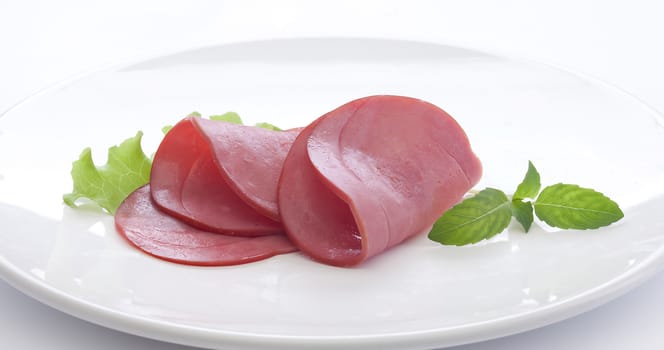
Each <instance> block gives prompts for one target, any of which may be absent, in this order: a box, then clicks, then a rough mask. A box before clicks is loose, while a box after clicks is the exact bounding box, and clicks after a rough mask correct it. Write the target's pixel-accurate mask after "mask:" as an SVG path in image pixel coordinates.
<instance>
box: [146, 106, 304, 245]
mask: <svg viewBox="0 0 664 350" xmlns="http://www.w3.org/2000/svg"><path fill="white" fill-rule="evenodd" d="M298 132H299V130H290V131H283V132H281V131H271V130H265V129H261V128H256V127H250V126H243V125H237V124H232V123H226V122H220V121H211V120H207V119H202V118H197V117H187V118H185V119H183V120H182V121H180V122H179V123H178V124H177V125H175V126H174V127H173V128H172V129H171V130H170V131H169V132H168V134H166V136H165V137H164V140H163V141H162V143H161V144H160V146H159V149H158V150H157V152H156V154H155V157H154V161H153V165H152V173H151V179H150V183H151V188H152V190H151V191H152V197H153V199H154V201H155V204H156V205H157V206H158V207H159V208H160V209H161V210H163V211H165V212H167V213H169V214H171V215H173V216H176V217H177V218H179V219H181V220H183V221H186V222H187V223H188V224H190V225H192V226H195V227H198V228H201V229H205V230H210V231H214V232H221V233H226V234H237V235H244V236H256V235H265V234H274V233H278V232H282V226H281V225H280V224H279V222H278V218H279V214H278V210H277V204H276V196H277V183H278V179H279V173H280V172H281V166H282V164H283V160H284V158H285V157H286V154H287V152H288V149H289V148H290V145H291V144H292V141H293V140H294V139H295V136H296V135H297V134H298Z"/></svg>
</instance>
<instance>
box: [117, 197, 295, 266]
mask: <svg viewBox="0 0 664 350" xmlns="http://www.w3.org/2000/svg"><path fill="white" fill-rule="evenodd" d="M115 225H116V229H117V231H118V232H119V233H120V234H121V235H122V236H123V237H124V238H125V239H126V240H127V241H129V243H131V244H132V245H133V246H135V247H137V248H138V249H140V250H142V251H143V252H145V253H147V254H150V255H152V256H155V257H157V258H159V259H163V260H166V261H170V262H175V263H180V264H187V265H198V266H226V265H238V264H245V263H249V262H253V261H258V260H263V259H266V258H269V257H272V256H274V255H279V254H285V253H290V252H294V251H296V250H297V248H295V246H294V245H293V244H292V243H291V242H290V241H289V240H288V239H287V238H286V237H285V236H284V235H271V236H261V237H239V236H230V235H224V234H219V233H213V232H208V231H203V230H200V229H197V228H195V227H192V226H190V225H187V224H186V223H184V222H182V221H180V220H178V219H176V218H174V217H172V216H170V215H168V214H167V213H164V212H162V211H160V210H159V209H158V208H157V207H156V206H155V205H154V203H153V201H152V198H151V195H150V185H145V186H143V187H141V188H139V189H137V190H136V191H134V192H133V193H132V194H130V195H129V196H128V197H127V198H126V199H125V200H124V201H123V202H122V204H121V205H120V207H119V208H118V210H117V211H116V214H115Z"/></svg>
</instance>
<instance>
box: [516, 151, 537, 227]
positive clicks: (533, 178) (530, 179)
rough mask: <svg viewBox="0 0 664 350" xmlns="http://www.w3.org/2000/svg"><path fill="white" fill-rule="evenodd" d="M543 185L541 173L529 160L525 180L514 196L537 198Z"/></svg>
mask: <svg viewBox="0 0 664 350" xmlns="http://www.w3.org/2000/svg"><path fill="white" fill-rule="evenodd" d="M541 187H542V184H541V182H540V174H539V172H537V169H536V168H535V166H534V165H533V162H531V161H528V171H527V172H526V176H525V177H524V178H523V181H521V183H520V184H519V186H517V188H516V191H515V192H514V196H513V197H512V198H514V199H524V198H535V197H537V193H538V192H539V190H540V188H541ZM526 231H527V230H526Z"/></svg>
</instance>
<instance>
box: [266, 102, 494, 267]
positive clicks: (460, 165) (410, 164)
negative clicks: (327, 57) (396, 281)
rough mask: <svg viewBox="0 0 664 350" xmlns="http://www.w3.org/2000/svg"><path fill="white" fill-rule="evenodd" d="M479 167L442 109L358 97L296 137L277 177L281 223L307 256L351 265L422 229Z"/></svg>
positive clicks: (460, 191) (462, 190)
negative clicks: (279, 175) (278, 178)
mask: <svg viewBox="0 0 664 350" xmlns="http://www.w3.org/2000/svg"><path fill="white" fill-rule="evenodd" d="M481 173H482V168H481V164H480V162H479V160H478V159H477V157H476V156H475V154H474V153H473V151H472V150H471V147H470V143H469V141H468V138H467V136H466V134H465V133H464V131H463V130H462V129H461V127H460V126H459V124H458V123H457V122H456V121H455V120H454V119H453V118H452V117H450V116H449V115H448V114H447V113H446V112H444V111H443V110H441V109H440V108H438V107H436V106H434V105H432V104H430V103H427V102H424V101H421V100H417V99H413V98H408V97H401V96H370V97H366V98H362V99H359V100H355V101H352V102H350V103H348V104H345V105H343V106H341V107H339V108H337V109H335V110H333V111H331V112H329V113H327V114H325V115H323V116H322V117H320V118H319V119H318V120H316V121H315V122H314V123H312V124H310V125H309V126H308V127H306V128H305V129H304V130H302V132H301V133H300V135H299V136H298V137H297V139H296V140H295V142H294V143H293V146H292V147H291V150H290V152H289V154H288V156H287V157H286V161H285V163H284V166H283V171H282V174H281V179H280V183H279V195H278V199H279V208H280V213H281V218H282V223H283V224H284V227H285V229H286V233H287V235H288V237H289V238H290V239H291V240H292V241H293V242H294V243H295V245H296V246H297V247H298V248H299V249H300V250H301V251H303V252H304V253H306V254H308V255H310V256H311V257H312V258H314V259H316V260H319V261H321V262H324V263H328V264H333V265H339V266H351V265H356V264H358V263H360V262H362V261H364V260H366V259H368V258H369V257H372V256H374V255H376V254H378V253H380V252H382V251H384V250H386V249H388V248H390V247H392V246H394V245H396V244H399V243H400V242H402V241H403V240H405V239H406V238H408V237H410V236H412V235H414V234H416V233H419V232H422V231H424V230H426V229H427V228H428V227H429V226H430V225H432V224H433V223H434V222H435V220H436V219H437V218H438V217H440V215H441V214H442V213H443V212H444V211H445V210H447V209H449V208H450V207H452V206H453V205H454V204H455V203H457V202H458V201H459V200H460V199H461V198H462V197H463V195H464V194H465V193H466V192H467V191H468V190H469V189H470V188H471V187H472V186H473V185H475V184H476V183H477V181H479V178H480V176H481Z"/></svg>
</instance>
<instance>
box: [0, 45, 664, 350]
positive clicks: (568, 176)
mask: <svg viewBox="0 0 664 350" xmlns="http://www.w3.org/2000/svg"><path fill="white" fill-rule="evenodd" d="M371 94H401V95H409V96H414V97H419V98H422V99H425V100H428V101H431V102H433V103H435V104H437V105H439V106H441V107H443V108H444V109H446V110H447V111H448V112H450V113H451V114H452V115H453V116H455V117H456V118H457V119H458V121H459V122H460V123H461V125H462V126H463V127H464V128H465V129H466V131H467V132H468V134H469V136H470V138H471V141H472V144H473V146H474V148H475V150H476V151H477V153H478V155H479V156H480V158H481V159H482V160H483V163H484V168H485V175H484V178H483V180H482V183H481V184H480V186H478V187H483V186H492V187H498V188H502V189H505V190H506V191H508V192H509V191H511V190H512V189H513V188H514V187H515V186H516V184H517V183H518V182H519V181H520V180H521V178H522V176H523V174H524V172H525V170H526V166H527V161H528V160H533V161H534V163H535V165H536V166H538V168H539V170H540V172H541V174H542V180H543V182H544V183H545V184H553V183H556V182H570V183H578V184H581V185H585V186H588V187H594V188H596V189H599V190H601V191H603V192H605V193H606V194H608V195H609V196H611V197H612V198H613V199H615V200H616V201H617V202H618V203H620V204H621V206H622V208H623V209H624V211H625V213H626V217H625V219H624V220H622V221H621V222H619V223H618V224H616V225H613V226H611V227H608V228H604V229H601V230H597V231H585V232H574V231H568V232H555V231H554V230H549V229H544V228H542V227H540V226H537V227H535V228H534V229H533V230H532V231H531V233H529V234H527V235H526V234H523V233H522V232H521V231H520V230H519V228H518V227H516V226H511V227H510V228H509V229H508V230H507V231H506V232H504V233H503V234H501V235H499V236H497V237H496V238H494V239H492V240H491V241H488V242H483V243H480V244H477V245H474V246H469V247H443V246H439V245H437V244H435V243H433V242H430V241H428V240H427V238H426V237H425V236H424V235H422V236H420V237H417V238H415V239H412V240H410V241H408V242H407V243H405V244H403V245H402V246H399V247H397V248H395V249H393V250H391V251H389V252H387V253H385V254H383V255H381V256H379V257H376V258H374V259H372V260H370V261H369V262H367V263H366V264H364V265H362V266H360V267H358V268H353V269H342V268H334V267H330V266H325V265H321V264H318V263H315V262H313V261H310V260H308V259H307V258H306V257H304V256H302V255H299V254H291V255H284V256H278V257H274V258H271V259H268V260H265V261H262V262H258V263H253V264H249V265H244V266H237V267H224V268H197V267H190V266H182V265H175V264H171V263H167V262H164V261H161V260H157V259H154V258H151V257H149V256H146V255H144V254H142V253H140V252H138V251H136V250H135V249H133V248H131V247H130V246H129V245H128V244H127V243H125V242H124V241H123V240H122V239H121V238H120V237H118V235H117V234H116V233H115V231H114V228H113V219H112V218H111V217H110V216H108V215H105V214H101V213H99V212H96V211H94V210H72V209H70V208H68V207H65V206H63V204H62V202H61V195H62V194H63V193H65V192H68V191H69V190H70V189H71V182H70V179H69V170H70V163H71V161H72V160H74V159H75V158H76V157H77V156H78V154H79V152H80V151H81V150H82V148H83V147H85V146H91V147H92V148H93V154H94V156H95V157H96V160H97V161H98V162H99V163H102V162H104V161H105V152H106V147H108V146H110V145H112V144H114V143H117V142H119V141H120V140H122V139H124V138H126V137H129V136H133V135H134V133H135V132H136V131H137V130H138V129H142V130H143V131H144V132H145V133H146V137H145V143H144V144H145V149H146V150H147V151H148V152H152V151H154V149H155V147H156V144H157V142H158V140H159V138H160V136H161V133H160V127H161V126H163V125H165V124H170V123H173V122H175V121H177V120H178V119H179V118H180V117H182V116H184V115H186V114H187V113H189V112H191V111H193V110H197V111H200V112H202V113H203V114H213V113H222V112H226V111H228V110H235V111H237V112H239V113H240V114H241V115H242V116H243V117H244V118H245V120H246V121H248V122H256V121H268V122H272V123H274V124H277V125H280V126H282V127H291V126H297V125H304V124H306V123H307V122H308V121H311V120H313V119H314V118H316V117H317V116H319V115H321V114H322V113H324V112H326V111H328V110H330V109H332V108H334V107H336V106H338V105H340V104H342V103H344V102H346V101H348V100H351V99H354V98H357V97H361V96H365V95H371ZM0 150H1V151H0V222H2V226H0V227H1V228H0V273H1V275H2V277H3V278H4V279H6V280H7V281H8V282H9V283H11V284H12V285H14V286H15V287H17V288H18V289H20V290H22V291H23V292H25V293H27V294H29V295H31V296H33V297H35V298H37V299H39V300H41V301H42V302H44V303H46V304H48V305H51V306H53V307H55V308H58V309H60V310H62V311H64V312H67V313H71V314H73V315H76V316H78V317H81V318H83V319H86V320H89V321H92V322H95V323H99V324H102V325H105V326H108V327H111V328H115V329H119V330H122V331H126V332H130V333H134V334H139V335H143V336H147V337H153V338H157V339H161V340H166V341H172V342H178V343H182V344H188V345H195V346H205V347H212V348H252V349H253V348H272V349H293V348H309V347H312V346H318V347H325V348H335V349H348V348H375V349H388V348H427V347H444V346H449V345H453V344H460V343H468V342H473V341H479V340H484V339H488V338H492V337H498V336H503V335H507V334H511V333H516V332H521V331H524V330H528V329H532V328H535V327H539V326H542V325H546V324H549V323H552V322H555V321H558V320H562V319H564V318H567V317H570V316H572V315H575V314H578V313H580V312H583V311H585V310H588V309H590V308H592V307H594V306H597V305H599V304H601V303H603V302H606V301H608V300H610V299H611V298H613V297H615V296H617V295H619V294H621V293H623V292H625V291H627V290H629V289H630V288H632V287H634V286H636V285H638V284H639V283H641V282H643V281H644V280H645V279H647V278H648V277H650V276H651V275H652V274H653V273H654V272H655V271H656V270H657V269H658V268H660V267H661V266H662V263H663V260H664V218H663V216H662V215H661V211H662V210H663V208H664V158H663V157H662V156H661V152H662V150H664V128H663V127H662V119H661V118H660V117H659V116H657V115H656V114H655V113H654V112H653V111H651V110H650V109H648V108H647V107H645V106H644V105H642V104H641V103H639V102H638V101H637V100H636V99H634V98H631V97H629V96H627V95H626V94H624V93H622V92H620V91H618V90H616V89H614V88H612V87H609V86H606V85H605V84H602V83H600V82H597V81H595V80H592V79H589V78H585V77H580V76H578V75H575V74H571V73H568V72H565V71H561V70H558V69H555V68H552V67H549V66H545V65H541V64H534V63H524V62H521V61H518V60H512V59H508V58H504V57H496V56H494V55H489V54H484V53H481V52H475V51H469V50H465V49H460V48H454V47H447V46H439V45H433V44H425V43H416V42H406V41H390V40H362V39H354V40H348V39H293V40H277V41H263V42H251V43H237V44H229V45H223V46H218V47H210V48H205V49H199V50H193V51H187V52H183V53H178V54H174V55H170V56H165V57H159V58H155V59H151V60H147V61H144V62H140V63H136V64H130V65H124V66H121V67H117V68H114V69H109V70H105V71H102V72H99V73H96V74H92V75H89V76H87V77H85V78H82V79H80V80H77V81H74V82H70V83H67V84H63V85H61V86H59V87H56V88H52V89H49V90H47V91H45V92H43V93H41V94H39V95H38V96H34V97H32V98H30V99H28V100H27V101H25V102H24V103H22V104H20V105H19V106H17V107H15V108H13V109H12V110H10V111H9V112H8V113H6V114H5V115H4V117H3V118H2V119H0Z"/></svg>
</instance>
